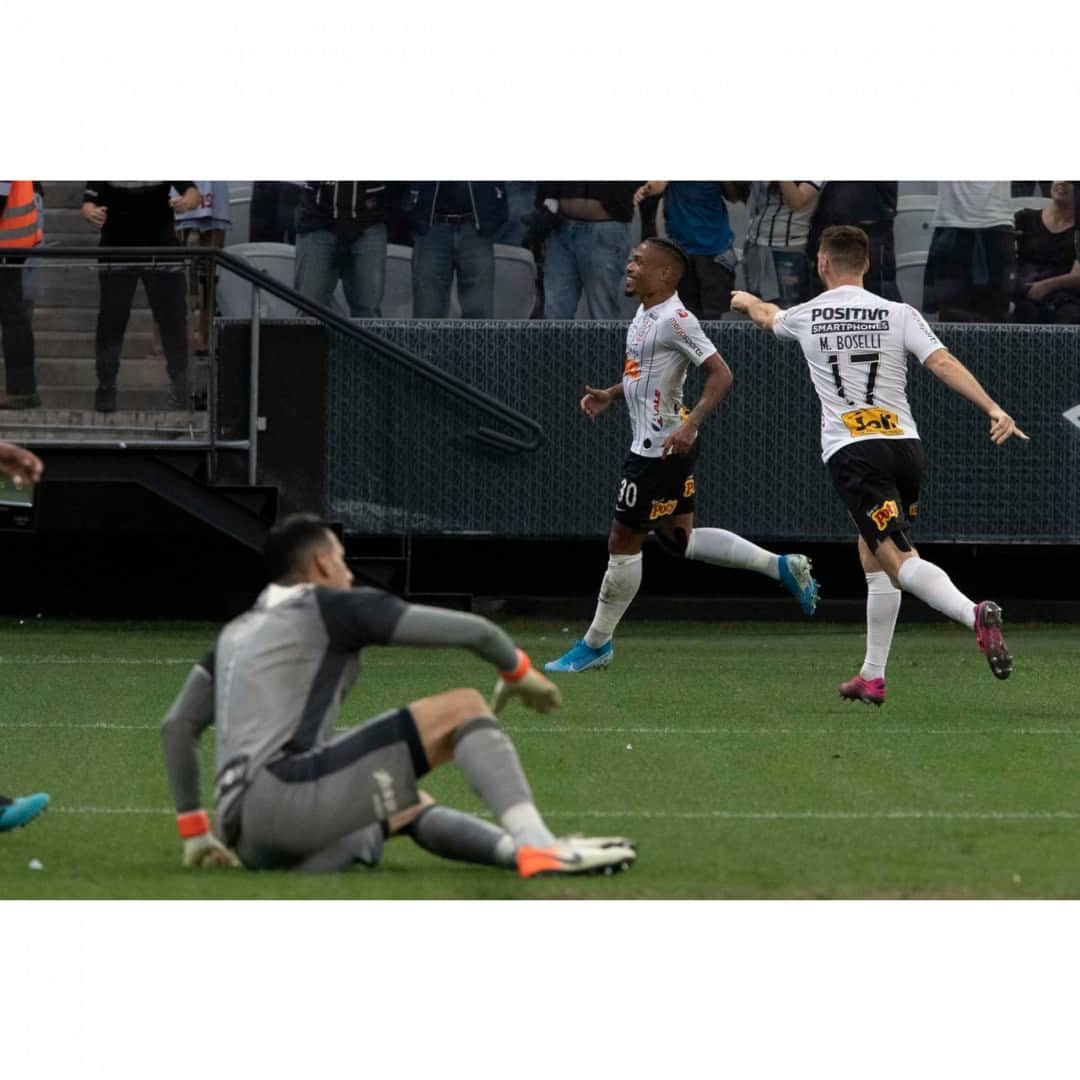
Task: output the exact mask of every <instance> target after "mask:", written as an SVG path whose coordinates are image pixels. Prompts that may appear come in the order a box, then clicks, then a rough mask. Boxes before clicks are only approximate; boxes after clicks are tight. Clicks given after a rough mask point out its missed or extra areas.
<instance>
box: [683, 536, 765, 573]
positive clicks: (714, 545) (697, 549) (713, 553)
mask: <svg viewBox="0 0 1080 1080" xmlns="http://www.w3.org/2000/svg"><path fill="white" fill-rule="evenodd" d="M686 558H688V559H696V560H697V561H698V562H707V563H712V565H713V566H735V567H738V569H740V570H756V571H757V572H758V573H759V574H765V575H766V577H771V578H772V579H773V581H779V580H780V556H779V555H774V554H773V553H772V552H771V551H766V550H765V549H764V548H760V547H758V546H757V544H751V543H750V541H749V540H744V539H743V538H742V537H741V536H736V535H735V533H733V532H728V531H727V529H694V530H693V532H691V533H690V542H689V543H688V544H687V545H686Z"/></svg>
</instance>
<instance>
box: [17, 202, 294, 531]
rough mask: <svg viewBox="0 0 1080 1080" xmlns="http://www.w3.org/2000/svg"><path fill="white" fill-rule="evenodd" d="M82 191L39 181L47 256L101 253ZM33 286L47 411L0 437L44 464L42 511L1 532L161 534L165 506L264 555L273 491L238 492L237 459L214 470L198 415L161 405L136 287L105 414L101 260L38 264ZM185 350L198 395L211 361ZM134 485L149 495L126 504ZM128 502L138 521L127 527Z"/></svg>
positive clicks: (162, 374)
mask: <svg viewBox="0 0 1080 1080" xmlns="http://www.w3.org/2000/svg"><path fill="white" fill-rule="evenodd" d="M83 187H84V183H83V182H81V181H80V182H49V181H46V182H45V183H44V194H45V245H46V246H47V247H65V248H69V247H80V248H86V249H88V250H90V249H92V248H94V247H96V246H97V245H98V242H99V234H98V232H97V230H96V229H94V228H93V227H91V226H90V225H89V224H87V222H85V221H84V220H83V217H82V214H81V212H80V206H81V204H82V191H83ZM30 277H31V281H32V284H31V295H32V297H33V300H34V307H33V325H34V345H35V354H36V370H37V382H38V393H39V395H40V397H41V399H42V406H41V407H40V408H38V409H27V410H18V411H4V412H0V439H3V440H6V441H10V442H16V443H20V444H22V445H26V446H29V447H31V448H32V449H34V450H35V452H36V453H38V454H39V456H41V457H42V459H43V460H44V461H45V465H46V480H45V482H44V483H43V485H42V489H41V490H40V491H39V493H38V501H39V502H41V503H42V504H47V505H45V506H44V511H45V512H41V511H42V507H35V509H34V512H33V513H30V514H27V513H23V512H21V511H20V510H18V509H16V510H12V509H11V508H10V507H5V506H0V529H11V530H16V531H23V530H25V531H28V532H36V531H42V530H43V531H51V532H54V533H56V532H60V533H63V532H67V531H69V530H70V531H71V532H79V531H91V530H93V531H96V532H97V533H99V534H103V533H105V532H107V531H108V530H109V529H111V528H112V527H113V526H114V525H115V526H116V527H118V528H122V529H128V528H130V527H131V526H132V525H133V524H135V525H136V526H137V527H138V528H140V529H142V530H144V531H146V532H153V531H155V530H158V531H159V530H160V528H161V527H162V526H161V521H160V520H159V514H158V512H157V510H156V509H155V507H161V508H162V513H164V514H166V516H169V515H171V514H172V513H173V512H175V511H177V510H179V511H181V513H182V514H183V515H184V516H186V517H187V518H189V519H190V520H191V521H192V522H197V523H201V524H202V525H205V526H206V527H207V528H209V529H210V530H212V531H213V532H215V533H217V534H219V535H220V536H222V537H223V538H227V539H228V540H231V541H234V542H236V543H238V544H239V545H241V546H242V547H243V548H245V549H247V550H248V551H250V550H251V549H259V548H261V546H262V544H263V542H264V540H265V537H266V532H267V530H268V529H269V527H270V525H271V524H272V523H273V521H274V520H275V517H276V514H277V488H276V487H275V486H272V485H249V484H247V483H245V482H244V481H245V480H246V470H245V468H244V462H243V460H242V458H243V455H242V454H241V453H239V452H236V451H233V452H231V453H230V452H229V451H227V450H219V451H217V453H216V455H215V456H214V460H213V463H212V465H211V463H210V460H209V459H210V455H209V454H208V452H207V450H206V448H205V445H203V446H200V445H198V444H199V443H205V439H206V435H207V430H208V414H207V412H206V411H205V409H202V410H198V411H196V410H194V409H188V410H170V409H167V408H166V403H167V397H168V390H169V383H168V378H167V375H166V371H165V360H164V357H163V356H162V355H161V354H160V353H159V354H156V355H155V353H154V342H153V322H152V316H151V312H150V309H149V306H148V302H147V298H146V293H145V290H144V288H143V285H142V283H141V282H140V284H139V286H138V288H137V290H136V293H135V300H134V304H133V307H132V312H131V318H130V320H129V322H128V327H127V332H126V334H125V338H124V346H123V351H122V353H121V363H120V373H119V379H118V405H119V407H118V409H117V410H116V412H114V413H107V414H106V413H101V412H97V411H95V410H94V408H93V398H94V390H95V388H96V386H97V377H96V372H95V363H94V336H95V327H96V323H97V314H98V305H99V293H98V282H97V264H96V261H94V260H92V259H87V260H86V261H85V263H84V264H80V263H79V262H78V261H76V260H70V261H69V260H67V259H64V260H62V261H61V262H56V261H52V262H50V261H49V260H46V259H43V260H40V261H39V262H38V263H37V264H36V265H35V266H34V268H33V270H32V271H31V272H30ZM189 326H190V323H189ZM189 350H190V351H189V355H190V359H191V363H190V380H191V386H192V388H193V389H194V390H195V391H197V392H198V391H202V390H205V387H206V384H207V362H206V360H205V358H197V357H196V356H195V355H194V346H193V344H189ZM139 443H152V444H153V446H139V445H137V444H139ZM185 443H194V444H195V445H190V446H188V445H185ZM173 447H175V449H173ZM211 469H213V481H212V482H211V479H210V474H211ZM133 486H135V487H138V488H141V489H143V490H144V491H145V492H147V493H150V494H151V495H152V496H153V497H152V498H151V499H149V500H142V499H138V500H134V499H132V498H131V491H132V487H133ZM61 492H62V493H63V494H62V496H61V494H60V493H61ZM0 502H2V500H0ZM135 505H138V507H139V510H138V512H137V516H138V517H139V518H140V519H141V520H140V521H139V522H132V521H131V520H130V519H131V517H132V514H133V513H134V511H133V510H132V509H131V508H132V507H134V506H135ZM166 506H167V507H168V508H169V510H168V511H165V510H164V507H166Z"/></svg>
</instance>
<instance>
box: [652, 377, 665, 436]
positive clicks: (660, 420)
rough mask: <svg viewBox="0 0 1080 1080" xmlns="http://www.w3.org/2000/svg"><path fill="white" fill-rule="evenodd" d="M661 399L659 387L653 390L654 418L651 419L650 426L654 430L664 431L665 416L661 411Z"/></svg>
mask: <svg viewBox="0 0 1080 1080" xmlns="http://www.w3.org/2000/svg"><path fill="white" fill-rule="evenodd" d="M660 401H661V394H660V388H659V387H657V388H656V389H655V390H654V391H653V396H652V419H651V420H650V421H649V426H650V427H651V428H652V429H653V431H663V430H664V417H663V416H662V415H661V413H660Z"/></svg>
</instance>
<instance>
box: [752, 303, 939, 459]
mask: <svg viewBox="0 0 1080 1080" xmlns="http://www.w3.org/2000/svg"><path fill="white" fill-rule="evenodd" d="M773 332H774V333H775V334H776V336H777V337H778V338H782V339H784V338H786V339H789V340H792V341H797V342H798V343H799V344H800V345H801V346H802V350H803V355H804V356H805V357H806V362H807V364H808V365H809V367H810V377H811V379H812V381H813V384H814V389H815V390H816V391H817V395H818V398H819V399H820V400H821V458H822V461H828V460H829V458H830V457H832V455H833V454H835V453H836V451H837V450H840V449H841V448H842V447H845V446H850V445H851V444H852V443H855V442H863V441H865V440H868V439H917V438H918V437H919V431H918V428H917V427H916V425H915V417H914V416H912V414H911V406H910V405H909V404H908V399H907V354H908V353H911V354H912V355H914V357H915V359H916V360H918V361H919V363H920V364H921V363H923V361H925V360H926V358H927V357H928V356H930V355H931V354H932V353H934V352H936V351H937V350H938V349H941V348H944V346H943V345H942V344H941V342H940V341H939V340H938V338H937V335H935V334H934V332H933V331H932V330H931V329H930V327H929V326H928V325H927V323H926V320H925V319H923V317H922V316H921V315H920V314H919V313H918V312H917V311H916V310H915V309H914V308H913V307H911V305H910V304H903V303H897V302H894V301H892V300H886V299H884V298H882V297H880V296H877V295H875V294H874V293H871V292H867V290H866V289H862V288H859V287H858V286H855V285H842V286H840V287H839V288H836V289H830V290H829V291H828V292H824V293H822V294H821V295H820V296H816V297H814V299H813V300H809V301H807V302H806V303H805V304H799V305H798V306H796V307H793V308H788V309H787V310H786V311H779V312H777V314H776V318H775V320H774V323H773Z"/></svg>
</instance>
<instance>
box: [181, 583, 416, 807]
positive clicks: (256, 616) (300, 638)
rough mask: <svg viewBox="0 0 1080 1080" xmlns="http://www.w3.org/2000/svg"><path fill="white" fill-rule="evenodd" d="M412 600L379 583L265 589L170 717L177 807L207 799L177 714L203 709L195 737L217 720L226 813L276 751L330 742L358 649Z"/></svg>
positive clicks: (192, 678) (228, 630)
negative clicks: (370, 586) (174, 719)
mask: <svg viewBox="0 0 1080 1080" xmlns="http://www.w3.org/2000/svg"><path fill="white" fill-rule="evenodd" d="M407 606H408V605H406V604H405V602H404V601H402V600H400V599H398V598H397V597H396V596H392V595H391V594H389V593H384V592H381V591H380V590H378V589H347V590H337V589H327V588H323V587H321V586H314V585H294V586H289V587H285V586H280V585H269V586H267V587H266V589H264V590H263V592H262V594H261V595H260V596H259V599H258V600H257V601H256V603H255V606H254V607H253V608H251V610H249V611H246V612H245V613H244V614H243V615H241V616H240V617H239V618H236V619H233V621H232V622H231V623H229V624H228V625H227V626H226V627H225V628H224V629H223V630H222V631H221V634H220V635H219V636H218V640H217V645H216V646H215V648H214V650H213V653H212V654H211V656H210V657H208V658H207V659H206V660H204V661H203V662H202V664H200V665H199V667H197V668H196V669H195V670H194V671H193V672H192V673H191V674H190V675H189V676H188V680H187V682H186V683H185V686H184V690H183V691H182V692H181V695H180V697H179V698H178V699H177V701H176V702H175V703H174V706H173V709H172V710H170V716H168V717H166V720H165V725H164V727H165V729H166V730H165V732H164V733H163V734H164V738H165V740H166V746H165V751H166V762H167V765H168V768H169V773H170V777H169V778H170V783H171V785H172V787H173V794H174V797H176V801H177V805H178V808H182V807H181V803H182V802H184V801H189V802H190V801H192V800H194V805H195V806H198V805H199V801H200V800H199V794H198V791H197V780H196V784H195V787H196V790H194V791H191V790H190V789H191V787H192V783H191V770H189V769H188V768H186V760H185V759H187V758H188V757H189V754H191V753H194V749H193V745H192V747H191V749H190V750H189V749H188V747H186V746H173V747H170V745H169V730H168V729H169V727H170V717H171V716H172V715H173V714H174V713H181V714H186V716H187V717H189V718H190V717H191V715H192V713H193V712H196V713H197V712H199V710H200V706H201V711H202V716H201V718H200V719H201V722H199V723H196V724H192V725H191V727H192V728H193V729H197V730H193V731H192V733H193V734H196V735H197V734H201V730H202V729H204V728H205V727H206V726H207V725H208V724H209V723H211V722H213V723H215V724H216V725H217V748H216V752H215V767H214V775H215V785H214V793H215V796H216V798H217V802H218V812H219V814H222V815H224V814H225V813H226V812H227V810H228V807H229V805H230V804H231V803H232V801H233V800H234V799H235V798H236V797H238V796H239V795H240V794H241V793H242V791H243V789H244V787H245V786H246V781H247V780H248V779H249V778H250V777H251V776H252V775H253V774H254V772H255V771H256V770H257V769H259V768H260V767H261V766H263V765H265V764H266V763H267V762H268V761H270V760H271V759H272V758H275V757H277V756H279V755H281V754H283V753H293V754H297V753H303V752H304V751H307V750H311V749H313V748H314V747H316V746H319V745H321V744H322V743H324V742H326V741H328V740H329V738H330V736H331V733H332V732H333V729H334V726H335V724H336V723H337V720H338V716H339V714H340V712H341V702H342V700H343V698H344V697H345V695H346V694H347V693H348V692H349V690H350V689H351V688H352V685H353V683H354V682H355V681H356V677H357V674H358V673H359V667H360V657H359V652H360V650H361V649H362V648H363V647H364V646H365V645H385V644H387V643H388V642H389V641H390V637H391V634H392V633H393V631H394V627H395V626H396V625H397V623H398V620H399V619H400V618H401V615H402V613H403V612H404V611H405V609H406V607H407ZM200 669H202V670H201V673H200ZM211 686H212V692H213V696H212V698H211V696H210V693H211ZM188 723H189V724H190V723H191V721H190V719H189V720H188ZM172 726H173V727H174V728H176V727H179V728H180V730H178V731H177V733H176V734H177V736H178V740H180V741H182V740H183V738H184V732H183V728H182V726H181V725H175V724H174V725H172ZM170 750H171V751H172V752H170ZM194 776H195V777H196V778H197V776H198V767H197V764H196V766H195V770H194Z"/></svg>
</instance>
